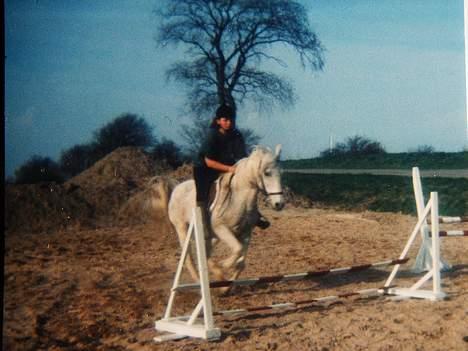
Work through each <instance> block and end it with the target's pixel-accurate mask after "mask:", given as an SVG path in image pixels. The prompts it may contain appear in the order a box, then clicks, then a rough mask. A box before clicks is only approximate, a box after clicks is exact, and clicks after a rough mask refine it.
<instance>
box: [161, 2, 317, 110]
mask: <svg viewBox="0 0 468 351" xmlns="http://www.w3.org/2000/svg"><path fill="white" fill-rule="evenodd" d="M156 12H157V13H158V14H159V16H160V19H161V24H160V26H159V29H158V34H157V37H156V40H157V42H158V43H159V44H160V45H161V46H163V47H164V46H166V45H169V44H173V45H177V44H183V45H184V46H185V47H186V48H187V50H186V54H187V57H188V58H190V59H188V60H183V61H179V62H176V63H174V64H173V65H172V66H171V67H170V68H169V70H168V71H167V75H168V77H169V78H173V79H175V80H176V81H179V82H181V83H184V84H186V85H187V86H188V87H189V88H190V92H189V96H188V97H189V101H190V107H191V108H192V110H193V111H194V112H195V113H196V114H197V116H201V115H202V114H203V113H204V112H206V111H210V112H211V110H212V109H213V107H214V106H216V105H219V104H222V103H227V104H229V105H231V106H233V107H234V108H235V109H236V107H237V105H238V104H242V102H244V100H245V99H252V100H253V101H255V102H257V103H260V104H265V103H267V104H270V105H271V104H272V103H274V102H276V103H278V104H279V105H282V106H289V105H292V104H293V103H294V100H295V98H294V91H293V88H292V85H291V84H290V83H289V82H288V81H287V80H285V79H283V78H281V77H280V76H278V75H276V74H274V73H271V72H266V71H262V70H261V69H260V63H262V62H263V61H265V60H270V61H275V62H277V63H279V64H284V62H283V61H281V60H280V59H279V58H277V57H275V56H273V55H272V54H271V53H270V52H269V49H271V47H272V46H274V45H277V44H283V45H285V46H288V47H290V48H292V49H294V50H295V51H296V53H297V54H298V55H299V58H300V60H301V63H302V66H303V67H304V68H306V67H309V68H311V69H312V70H321V69H322V68H323V65H324V60H323V50H324V49H323V47H322V45H321V43H320V41H319V39H318V37H317V35H316V34H315V33H314V32H313V31H312V30H311V28H310V24H309V20H308V17H307V11H306V10H305V8H304V7H303V6H302V5H301V4H300V3H298V2H297V1H292V0H168V1H167V5H165V6H162V7H161V9H160V10H157V11H156Z"/></svg>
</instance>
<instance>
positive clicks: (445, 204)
mask: <svg viewBox="0 0 468 351" xmlns="http://www.w3.org/2000/svg"><path fill="white" fill-rule="evenodd" d="M282 178H283V184H284V185H286V186H288V187H290V188H291V189H292V190H293V191H294V192H295V193H298V194H301V195H304V196H307V197H308V198H310V199H311V200H312V201H314V202H317V203H320V204H321V205H324V206H330V207H337V208H341V209H344V210H366V209H367V210H371V211H378V212H401V213H405V214H413V215H415V214H416V205H415V202H414V195H413V185H412V180H411V177H397V176H372V175H341V174H340V175H337V174H327V175H322V174H319V175H318V174H294V173H284V174H283V176H282ZM422 184H423V190H424V199H425V200H426V201H427V199H428V198H429V193H430V192H431V191H437V192H438V193H439V212H440V214H441V215H446V216H457V215H459V216H461V215H466V214H467V213H468V180H467V179H463V178H422Z"/></svg>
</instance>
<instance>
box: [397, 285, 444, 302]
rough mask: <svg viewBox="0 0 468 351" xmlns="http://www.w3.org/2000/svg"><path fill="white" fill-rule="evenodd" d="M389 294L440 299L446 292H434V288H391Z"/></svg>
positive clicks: (433, 299)
mask: <svg viewBox="0 0 468 351" xmlns="http://www.w3.org/2000/svg"><path fill="white" fill-rule="evenodd" d="M388 294H391V295H396V296H401V297H408V298H409V297H413V298H417V299H427V300H432V301H438V300H441V299H443V298H444V297H445V294H444V293H434V291H432V290H412V289H407V288H391V289H389V290H388Z"/></svg>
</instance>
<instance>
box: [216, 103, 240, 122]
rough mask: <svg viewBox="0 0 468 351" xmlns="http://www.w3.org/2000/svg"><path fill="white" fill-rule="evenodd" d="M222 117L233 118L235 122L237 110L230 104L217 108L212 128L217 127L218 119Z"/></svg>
mask: <svg viewBox="0 0 468 351" xmlns="http://www.w3.org/2000/svg"><path fill="white" fill-rule="evenodd" d="M220 118H227V119H230V120H232V122H233V124H235V122H236V111H235V110H234V109H233V108H232V107H231V106H229V105H226V104H223V105H220V106H219V107H218V108H217V109H216V115H215V117H214V118H213V120H212V121H211V128H215V127H217V124H216V120H217V119H220Z"/></svg>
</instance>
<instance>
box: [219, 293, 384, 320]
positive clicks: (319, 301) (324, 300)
mask: <svg viewBox="0 0 468 351" xmlns="http://www.w3.org/2000/svg"><path fill="white" fill-rule="evenodd" d="M386 290H388V288H380V289H365V290H359V291H354V292H345V293H341V294H337V295H330V296H325V297H319V298H315V299H308V300H299V301H294V302H284V303H277V304H272V305H264V306H254V307H246V308H240V309H234V310H225V311H216V312H214V315H215V316H228V315H232V314H240V313H249V312H258V311H268V310H275V309H283V308H293V309H294V308H300V307H301V306H304V305H312V306H317V307H319V306H324V305H325V304H329V303H333V302H335V301H338V300H340V299H343V298H348V297H353V296H360V297H361V298H369V297H374V296H381V295H383V294H384V293H385V291H386Z"/></svg>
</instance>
